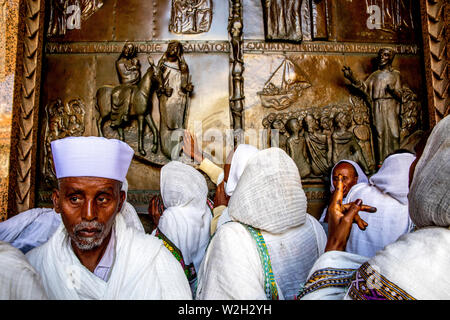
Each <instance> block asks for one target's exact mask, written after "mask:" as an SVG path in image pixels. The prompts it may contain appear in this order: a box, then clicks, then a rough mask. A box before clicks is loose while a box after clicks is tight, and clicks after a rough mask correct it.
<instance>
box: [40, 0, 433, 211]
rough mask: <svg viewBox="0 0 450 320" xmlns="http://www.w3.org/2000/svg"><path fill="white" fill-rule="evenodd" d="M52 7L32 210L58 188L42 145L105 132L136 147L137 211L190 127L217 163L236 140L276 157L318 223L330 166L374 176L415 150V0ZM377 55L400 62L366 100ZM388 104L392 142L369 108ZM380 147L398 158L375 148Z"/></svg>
mask: <svg viewBox="0 0 450 320" xmlns="http://www.w3.org/2000/svg"><path fill="white" fill-rule="evenodd" d="M56 3H59V4H61V6H60V7H58V8H57V7H56V6H57V5H56ZM77 5H78V9H77V8H74V6H77ZM54 6H55V7H53V6H52V5H48V7H47V8H46V10H47V13H49V14H48V15H47V16H46V17H47V18H46V19H47V21H46V22H47V24H46V30H45V33H46V40H45V43H44V45H45V52H44V63H43V66H44V69H43V70H44V71H43V77H42V78H43V80H42V95H41V105H42V106H41V112H40V120H39V123H40V140H39V141H40V153H39V174H38V181H39V186H38V189H39V197H38V201H39V202H40V203H41V204H45V203H48V202H49V198H48V196H49V193H48V192H49V191H50V190H51V187H52V185H53V184H54V176H53V177H52V172H51V170H50V168H51V160H50V159H49V157H48V155H49V153H48V143H49V142H50V141H51V140H53V139H56V138H61V137H63V136H66V135H103V136H105V137H111V138H118V139H122V140H125V141H126V142H127V143H129V144H130V146H131V147H132V148H133V149H134V150H135V157H134V159H133V163H132V166H131V168H130V170H129V173H128V176H127V179H128V182H129V188H130V192H129V195H130V199H131V201H132V203H133V204H135V205H136V206H137V207H138V208H139V210H140V211H145V205H146V204H145V201H146V200H145V197H146V196H145V195H150V194H153V193H155V192H157V191H158V189H159V170H160V167H161V166H162V165H164V164H165V163H167V162H168V161H170V159H174V158H177V159H179V160H181V161H187V159H185V158H183V156H182V157H181V158H178V156H179V155H180V152H179V151H180V150H179V144H177V142H178V141H177V140H174V139H173V137H174V135H175V134H176V133H177V132H179V130H182V129H184V128H186V129H188V130H189V131H190V132H191V133H193V134H194V135H196V136H197V139H200V142H201V143H202V148H203V150H205V152H206V154H207V155H208V156H209V157H211V158H212V159H213V160H214V161H216V162H217V163H219V164H222V163H223V161H224V160H225V158H226V155H227V152H228V151H229V150H231V147H232V144H233V134H234V135H235V138H236V139H235V140H236V141H245V142H247V143H251V144H254V145H256V146H258V147H260V148H264V147H269V146H274V145H276V146H280V147H281V148H283V149H285V150H286V152H287V153H288V154H289V155H290V156H291V157H292V158H293V159H294V161H295V162H296V163H297V165H298V167H299V172H300V174H301V176H302V180H303V181H304V186H305V188H306V192H307V195H308V198H309V199H310V203H309V205H310V209H311V212H312V213H313V214H315V215H318V213H319V211H320V208H321V207H323V205H324V204H325V203H326V197H327V183H328V180H327V179H328V176H329V170H330V168H331V167H332V166H333V164H334V163H335V162H337V161H339V160H340V159H342V158H349V159H353V160H355V161H357V162H359V163H360V164H361V166H362V167H363V168H364V170H365V171H366V172H367V173H369V174H370V173H373V172H375V171H376V170H377V168H378V165H379V163H380V162H381V161H382V160H383V159H384V157H385V156H386V154H387V153H388V152H386V151H385V150H389V151H391V149H392V148H399V147H402V146H404V147H410V144H411V141H413V140H414V139H413V138H414V136H413V137H412V138H411V136H412V135H413V133H414V132H416V131H417V130H419V129H426V128H427V123H428V122H427V121H428V119H427V117H428V116H427V114H426V112H424V110H425V109H424V107H423V105H424V98H425V93H424V92H423V89H422V88H423V82H424V81H423V80H422V77H421V76H417V75H418V74H421V72H422V70H421V54H422V52H421V50H420V43H419V42H418V40H417V39H418V38H417V36H416V33H417V30H418V26H419V21H418V20H417V19H418V18H417V17H415V16H414V14H415V13H414V12H415V11H414V9H415V8H416V7H414V6H415V4H414V3H413V1H407V0H403V1H400V0H399V1H397V0H377V1H375V0H373V1H369V0H368V1H352V2H349V1H344V0H341V1H333V2H332V1H327V0H321V1H315V0H314V1H313V0H303V1H299V0H291V1H260V0H230V1H219V0H192V1H184V0H171V1H158V0H154V1H138V0H128V1H118V0H102V1H100V0H95V1H94V0H86V1H70V0H60V1H55V4H54ZM71 6H72V7H71ZM69 7H71V9H69ZM64 8H65V9H64ZM416 9H417V8H416ZM58 10H59V11H58ZM61 10H62V11H61ZM293 11H294V12H295V14H291V15H290V14H288V13H289V12H291V13H292V12H293ZM50 13H51V14H50ZM58 14H59V15H60V16H57V15H58ZM384 47H388V48H391V49H392V52H395V53H396V55H395V57H394V58H393V59H391V60H392V61H391V65H392V66H389V68H388V69H386V70H385V71H386V73H388V74H389V75H392V76H391V77H390V78H389V76H388V78H389V79H388V80H386V79H385V78H383V79H381V78H377V79H376V80H375V83H376V85H375V86H378V87H379V89H380V90H381V91H383V95H374V94H373V92H372V91H370V89H368V86H371V85H372V84H371V81H369V80H368V79H369V78H370V77H375V75H376V74H378V73H377V72H378V71H379V69H380V68H381V67H380V60H379V59H378V58H377V57H378V53H379V52H380V49H382V48H384ZM383 70H384V69H383ZM383 72H384V71H383ZM397 78H398V79H397ZM393 79H394V80H393ZM397 80H398V81H397ZM377 81H378V82H377ZM382 99H385V100H386V101H387V100H388V101H389V102H388V103H387V104H386V103H384V102H383V103H381V102H380V101H382ZM385 105H386V106H388V107H383V106H385ZM389 106H392V108H394V109H395V110H396V112H395V113H394V115H391V114H389V115H388V116H387V117H389V119H390V120H391V123H393V124H394V125H395V126H396V129H395V130H394V132H391V131H389V130H384V129H383V128H384V127H383V126H382V125H378V126H377V123H381V122H380V121H378V122H377V120H376V119H378V118H380V117H381V119H383V118H384V117H385V116H384V115H382V116H380V115H381V113H380V112H378V111H376V110H378V109H380V108H385V109H389ZM77 108H82V112H81V111H80V112H76V111H75V110H76V109H77ZM377 108H378V109H377ZM81 115H82V116H81ZM74 116H75V117H74ZM240 129H242V130H240ZM381 135H382V137H381V138H380V136H381ZM242 136H243V139H244V140H240V139H237V137H242ZM230 137H231V138H230ZM393 140H395V143H394V144H392V143H391V141H393ZM383 141H385V142H386V143H385V145H389V146H391V145H393V146H394V147H389V148H391V149H389V148H388V149H386V148H384V149H383V148H381V147H380V145H381V146H383V143H384V142H383ZM413 142H414V141H413ZM413 142H412V143H413ZM176 148H178V149H176ZM208 183H209V185H210V187H211V190H213V189H214V188H213V185H212V183H211V182H210V181H208ZM133 199H134V200H133Z"/></svg>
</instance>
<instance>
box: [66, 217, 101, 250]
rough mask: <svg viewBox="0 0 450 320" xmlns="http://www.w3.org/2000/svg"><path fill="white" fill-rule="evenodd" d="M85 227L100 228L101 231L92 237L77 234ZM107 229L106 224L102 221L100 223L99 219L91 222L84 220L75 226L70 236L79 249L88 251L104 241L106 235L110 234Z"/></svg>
mask: <svg viewBox="0 0 450 320" xmlns="http://www.w3.org/2000/svg"><path fill="white" fill-rule="evenodd" d="M85 228H95V229H99V230H100V233H98V234H97V235H96V236H95V237H92V238H86V237H81V236H78V235H77V233H78V231H80V230H82V229H85ZM106 231H107V230H106V226H105V225H104V224H102V223H99V222H97V221H91V222H87V221H83V222H81V223H79V224H77V225H76V226H75V227H73V229H72V233H71V235H70V238H71V239H72V241H73V242H74V243H75V245H76V246H77V248H78V249H80V250H83V251H88V250H92V249H94V248H96V247H98V246H100V245H101V244H102V243H103V241H104V240H105V238H106V236H107V235H108V233H107V232H106Z"/></svg>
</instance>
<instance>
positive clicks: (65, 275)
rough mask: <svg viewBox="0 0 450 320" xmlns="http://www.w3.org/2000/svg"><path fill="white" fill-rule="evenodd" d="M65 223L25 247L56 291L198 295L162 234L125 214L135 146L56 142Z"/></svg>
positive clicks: (104, 295)
mask: <svg viewBox="0 0 450 320" xmlns="http://www.w3.org/2000/svg"><path fill="white" fill-rule="evenodd" d="M51 147H52V154H53V159H54V163H55V171H56V176H57V178H58V189H56V190H55V191H54V192H53V194H52V200H53V204H54V209H55V211H56V212H58V213H60V214H61V218H62V222H63V223H62V224H61V225H60V226H59V227H58V229H57V230H56V232H55V233H54V234H53V235H52V236H51V238H50V239H49V240H48V241H47V242H46V243H45V244H43V245H42V246H40V247H37V248H35V249H33V250H31V251H29V252H28V253H27V254H26V257H27V259H28V260H29V262H30V263H31V265H32V266H33V267H34V268H35V269H36V271H37V272H38V273H39V274H40V275H41V278H42V282H43V286H44V289H45V292H46V294H47V296H48V298H49V299H73V300H78V299H110V300H114V299H191V298H192V294H191V291H190V287H189V283H188V282H187V279H186V277H185V275H184V272H183V269H182V268H181V266H180V264H179V263H178V262H177V260H176V259H175V258H174V257H173V256H172V254H171V253H170V252H169V250H167V249H166V247H165V246H164V244H163V242H162V241H161V240H159V239H157V238H155V237H153V236H151V235H146V234H145V233H142V232H140V231H138V230H136V229H135V228H132V227H129V226H127V224H126V222H125V219H124V217H123V215H121V214H118V212H119V211H120V210H121V207H122V205H123V203H124V202H125V197H126V195H125V192H123V191H121V184H122V182H123V181H125V177H126V174H127V171H128V168H129V166H130V163H131V159H132V157H133V154H134V151H133V149H131V148H130V147H129V146H128V145H127V144H126V143H124V142H122V141H119V140H115V139H105V138H100V137H69V138H64V139H60V140H55V141H53V142H52V144H51Z"/></svg>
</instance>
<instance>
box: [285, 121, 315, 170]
mask: <svg viewBox="0 0 450 320" xmlns="http://www.w3.org/2000/svg"><path fill="white" fill-rule="evenodd" d="M301 129H302V128H301V125H300V122H299V121H298V119H296V118H291V119H289V120H288V121H287V123H286V130H287V133H288V134H289V138H288V139H287V154H288V155H289V156H290V157H291V158H292V159H293V160H294V162H295V164H296V165H297V168H298V171H299V173H300V177H302V178H306V177H308V176H309V175H310V174H311V167H310V163H309V160H308V153H307V151H306V142H305V138H304V137H303V135H302V134H301V133H300V132H301Z"/></svg>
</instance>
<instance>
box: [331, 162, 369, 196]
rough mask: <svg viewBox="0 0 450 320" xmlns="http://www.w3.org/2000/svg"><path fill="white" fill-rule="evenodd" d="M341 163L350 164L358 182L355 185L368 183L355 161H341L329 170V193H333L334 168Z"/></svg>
mask: <svg viewBox="0 0 450 320" xmlns="http://www.w3.org/2000/svg"><path fill="white" fill-rule="evenodd" d="M341 162H347V163H350V164H351V165H352V166H353V168H355V170H356V173H357V174H358V181H357V182H356V183H361V182H368V181H369V179H368V178H367V176H366V174H365V173H364V171H363V170H362V169H361V167H360V166H359V164H357V163H356V162H355V161H352V160H341V161H339V162H337V163H336V164H335V165H334V167H333V169H331V177H330V181H331V185H330V192H332V193H333V192H334V185H333V171H334V168H336V166H337V165H338V164H339V163H341Z"/></svg>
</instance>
